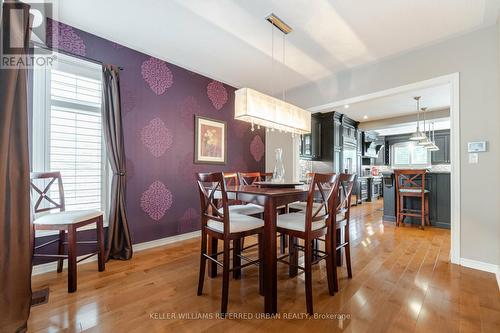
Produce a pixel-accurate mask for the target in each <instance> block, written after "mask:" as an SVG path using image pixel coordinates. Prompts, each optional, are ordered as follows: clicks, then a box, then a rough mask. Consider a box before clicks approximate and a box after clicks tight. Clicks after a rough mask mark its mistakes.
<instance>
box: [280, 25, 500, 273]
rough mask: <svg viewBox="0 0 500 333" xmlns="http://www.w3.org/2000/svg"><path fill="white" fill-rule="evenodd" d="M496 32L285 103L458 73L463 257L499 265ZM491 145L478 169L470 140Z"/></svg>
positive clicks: (394, 60) (407, 57) (345, 75)
mask: <svg viewBox="0 0 500 333" xmlns="http://www.w3.org/2000/svg"><path fill="white" fill-rule="evenodd" d="M498 29H499V28H498V27H496V26H492V27H489V28H486V29H482V30H478V31H475V32H472V33H469V34H466V35H462V36H459V37H456V38H453V39H450V40H447V41H444V42H442V43H439V44H436V45H431V46H427V47H425V48H422V49H418V50H414V51H411V52H408V53H405V54H401V55H398V56H395V57H391V58H388V59H385V60H383V61H380V62H377V63H373V64H369V65H366V66H362V67H358V68H354V69H352V70H348V71H344V72H341V73H338V74H337V75H335V76H332V77H328V78H326V79H323V80H322V81H320V82H315V83H313V84H308V85H305V86H302V87H299V88H297V89H295V90H292V91H289V92H288V93H287V99H288V100H289V101H290V102H292V103H295V104H297V105H299V106H302V107H313V106H319V105H322V104H326V103H330V102H334V101H338V100H342V99H346V98H351V97H356V96H360V95H365V94H368V93H373V92H377V91H381V90H385V89H389V88H394V87H398V86H401V85H405V84H410V83H414V82H418V81H423V80H427V79H431V78H434V77H438V76H442V75H446V74H451V73H455V72H459V73H460V122H461V124H460V150H461V156H462V157H461V161H460V166H461V175H460V179H461V190H462V193H461V257H462V258H466V259H472V260H477V261H481V262H485V263H490V264H493V265H496V264H498V263H499V262H500V249H499V247H500V245H499V244H500V209H499V204H500V194H499V191H498V188H499V187H500V154H499V150H500V130H499V129H500V110H499V100H498V94H499V79H498V77H499V54H498V47H497V46H498V43H499V36H498V33H499V30H498ZM479 140H487V141H489V151H488V152H486V153H481V154H480V157H479V163H478V164H469V163H468V160H467V157H468V156H467V142H468V141H479Z"/></svg>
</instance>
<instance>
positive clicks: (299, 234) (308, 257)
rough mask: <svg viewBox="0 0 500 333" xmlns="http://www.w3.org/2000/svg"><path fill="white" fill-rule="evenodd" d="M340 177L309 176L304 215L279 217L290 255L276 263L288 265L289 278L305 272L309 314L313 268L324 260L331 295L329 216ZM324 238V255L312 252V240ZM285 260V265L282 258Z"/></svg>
mask: <svg viewBox="0 0 500 333" xmlns="http://www.w3.org/2000/svg"><path fill="white" fill-rule="evenodd" d="M338 186H339V176H338V175H336V174H319V173H315V174H313V175H312V179H311V184H310V186H309V191H308V195H307V207H306V210H305V214H304V213H301V212H295V213H288V214H283V215H278V217H277V223H276V225H277V228H276V229H277V231H278V232H280V233H283V234H286V235H288V236H289V239H290V242H289V250H288V251H289V253H288V254H287V255H284V256H281V257H278V261H280V262H284V263H286V264H288V265H289V275H290V276H291V277H293V276H295V275H296V274H297V269H301V270H303V271H304V272H305V292H306V307H307V312H308V313H309V314H312V313H313V300H312V265H314V264H317V263H319V262H320V261H321V260H323V259H325V260H326V268H327V280H328V291H329V293H330V295H333V294H334V280H333V278H334V275H333V274H334V267H333V263H334V260H331V258H332V256H333V255H334V246H333V244H332V240H333V239H334V237H332V234H331V233H332V232H333V231H334V229H333V228H332V224H331V223H332V216H333V214H334V213H335V202H336V200H337V195H338ZM315 198H319V199H317V202H318V203H319V204H320V205H319V207H318V208H317V209H316V208H314V206H313V202H314V200H315ZM323 236H325V240H326V245H325V251H321V250H319V249H315V250H313V246H312V243H313V241H314V240H316V239H318V238H320V237H323ZM297 239H302V240H303V241H304V246H300V245H298V243H297ZM298 250H302V251H304V267H301V266H299V265H298ZM286 257H288V259H289V260H288V261H286V260H285V258H286Z"/></svg>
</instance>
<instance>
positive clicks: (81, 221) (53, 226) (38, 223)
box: [31, 171, 105, 293]
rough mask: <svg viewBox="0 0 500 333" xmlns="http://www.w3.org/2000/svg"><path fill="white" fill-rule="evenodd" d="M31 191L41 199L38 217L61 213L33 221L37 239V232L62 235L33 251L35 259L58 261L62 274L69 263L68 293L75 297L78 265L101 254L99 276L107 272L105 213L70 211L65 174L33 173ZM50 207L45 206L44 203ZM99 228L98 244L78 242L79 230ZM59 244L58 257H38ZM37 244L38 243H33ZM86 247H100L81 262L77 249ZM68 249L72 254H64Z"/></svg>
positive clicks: (58, 268) (36, 206) (56, 255)
mask: <svg viewBox="0 0 500 333" xmlns="http://www.w3.org/2000/svg"><path fill="white" fill-rule="evenodd" d="M37 180H38V181H48V184H47V185H45V186H44V187H43V190H42V189H41V187H40V186H38V185H37V184H36V181H37ZM56 182H57V185H58V191H57V194H58V198H57V197H56V196H53V198H51V197H50V196H49V194H50V193H49V191H50V188H51V186H52V185H54V184H55V183H56ZM31 188H32V189H33V190H34V191H35V192H36V193H37V194H38V198H37V200H36V202H35V204H34V212H35V214H38V213H44V212H48V211H50V210H54V209H57V210H59V212H56V213H52V214H45V215H43V216H40V217H38V218H35V220H34V221H33V238H34V237H35V231H36V230H57V231H59V237H58V238H56V239H54V240H51V241H48V242H46V243H44V244H41V245H38V246H36V247H34V248H33V257H49V258H57V272H58V273H60V272H62V269H63V261H64V259H68V292H69V293H72V292H74V291H76V285H77V283H76V275H77V274H76V264H77V263H78V262H80V261H82V260H85V259H87V258H89V257H91V256H94V255H96V254H97V257H98V261H97V264H98V270H99V272H102V271H104V269H105V259H104V231H103V213H102V212H101V211H99V210H95V209H90V210H75V211H66V210H65V202H64V189H63V183H62V178H61V173H60V172H58V171H56V172H32V173H31ZM45 202H46V203H47V205H46V206H43V205H42V203H45ZM93 223H95V224H96V231H97V241H80V242H78V241H77V240H76V238H77V236H76V234H77V229H78V228H81V227H83V226H86V225H89V224H93ZM66 233H67V234H68V240H67V242H66V241H65V236H66ZM56 242H57V243H58V251H57V254H41V253H36V250H38V249H40V248H42V247H45V246H47V245H50V244H52V243H56ZM33 244H34V239H33ZM77 244H86V245H96V246H97V250H96V252H93V253H90V254H88V255H86V256H85V257H83V258H81V259H79V260H77V259H76V256H77V253H76V245H77ZM64 245H67V248H68V254H64Z"/></svg>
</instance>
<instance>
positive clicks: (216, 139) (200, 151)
mask: <svg viewBox="0 0 500 333" xmlns="http://www.w3.org/2000/svg"><path fill="white" fill-rule="evenodd" d="M194 133H195V134H194V136H195V137H194V163H197V164H226V157H227V132H226V122H225V121H220V120H213V119H209V118H205V117H199V116H195V131H194Z"/></svg>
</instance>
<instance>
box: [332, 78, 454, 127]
mask: <svg viewBox="0 0 500 333" xmlns="http://www.w3.org/2000/svg"><path fill="white" fill-rule="evenodd" d="M415 96H420V97H421V98H420V107H426V108H427V111H436V110H442V109H446V108H449V107H450V102H451V101H450V98H451V95H450V86H449V85H447V84H446V85H441V86H434V87H428V88H424V89H419V90H413V91H409V92H404V93H399V94H395V95H391V96H385V97H381V98H375V99H370V100H366V101H362V102H359V103H354V104H349V108H347V109H346V108H345V107H338V108H336V110H337V111H339V112H342V113H344V114H346V115H347V116H348V117H349V118H352V119H354V120H356V121H360V122H363V121H372V120H379V119H387V118H393V117H399V116H405V115H410V114H415V113H416V110H417V104H416V101H415V100H414V99H413V97H415ZM365 116H367V117H366V118H365Z"/></svg>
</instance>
